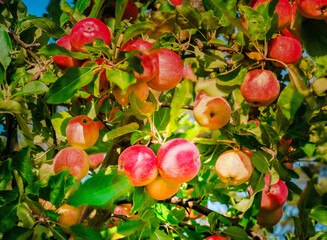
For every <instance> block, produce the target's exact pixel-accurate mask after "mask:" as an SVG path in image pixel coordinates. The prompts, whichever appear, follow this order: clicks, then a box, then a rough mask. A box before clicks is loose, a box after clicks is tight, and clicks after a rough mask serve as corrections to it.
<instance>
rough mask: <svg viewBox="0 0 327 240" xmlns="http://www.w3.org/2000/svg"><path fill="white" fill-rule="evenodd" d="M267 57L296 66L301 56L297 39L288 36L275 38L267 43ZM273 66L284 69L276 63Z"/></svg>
mask: <svg viewBox="0 0 327 240" xmlns="http://www.w3.org/2000/svg"><path fill="white" fill-rule="evenodd" d="M268 56H269V57H270V58H274V59H277V60H279V61H282V62H284V63H285V64H296V63H298V62H299V60H300V59H301V56H302V46H301V43H300V41H299V40H298V39H296V38H294V37H288V36H277V37H275V38H273V39H271V40H270V41H269V44H268ZM273 64H274V65H276V66H278V67H284V66H283V65H282V64H280V63H278V62H274V61H273Z"/></svg>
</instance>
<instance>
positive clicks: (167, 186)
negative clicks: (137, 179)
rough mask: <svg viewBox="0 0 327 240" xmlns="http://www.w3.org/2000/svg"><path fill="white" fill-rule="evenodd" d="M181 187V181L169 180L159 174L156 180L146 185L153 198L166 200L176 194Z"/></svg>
mask: <svg viewBox="0 0 327 240" xmlns="http://www.w3.org/2000/svg"><path fill="white" fill-rule="evenodd" d="M180 187H181V184H180V183H172V182H169V181H167V180H165V179H164V178H163V177H162V176H160V175H158V176H157V178H156V179H154V181H152V182H151V183H149V184H148V185H146V186H145V190H146V191H147V193H148V194H149V195H150V196H151V197H152V198H154V199H156V200H164V199H167V198H170V197H172V196H174V195H175V194H176V193H177V192H178V190H179V188H180Z"/></svg>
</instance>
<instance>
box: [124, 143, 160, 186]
mask: <svg viewBox="0 0 327 240" xmlns="http://www.w3.org/2000/svg"><path fill="white" fill-rule="evenodd" d="M118 172H120V173H122V174H124V175H126V176H127V177H128V178H129V179H130V181H131V183H132V185H133V186H145V185H147V184H149V183H150V182H152V181H153V180H154V179H155V178H156V177H157V175H158V169H157V158H156V155H155V154H154V152H153V151H152V150H151V149H150V148H149V147H147V146H143V145H134V146H131V147H128V148H127V149H125V150H124V151H123V152H122V154H120V156H119V158H118Z"/></svg>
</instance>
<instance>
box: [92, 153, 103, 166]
mask: <svg viewBox="0 0 327 240" xmlns="http://www.w3.org/2000/svg"><path fill="white" fill-rule="evenodd" d="M104 157H105V154H104V153H98V154H92V155H89V161H90V169H96V168H97V167H98V166H99V165H100V164H101V163H102V162H103V160H104Z"/></svg>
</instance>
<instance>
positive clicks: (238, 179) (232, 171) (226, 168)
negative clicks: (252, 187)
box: [215, 150, 254, 186]
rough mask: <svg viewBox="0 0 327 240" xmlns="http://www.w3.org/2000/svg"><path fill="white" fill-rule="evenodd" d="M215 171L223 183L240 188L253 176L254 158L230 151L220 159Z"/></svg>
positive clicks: (236, 151)
mask: <svg viewBox="0 0 327 240" xmlns="http://www.w3.org/2000/svg"><path fill="white" fill-rule="evenodd" d="M215 170H216V173H217V175H218V177H219V179H220V180H221V181H222V182H223V183H226V184H228V185H233V186H238V185H240V184H242V183H245V182H247V181H248V180H250V178H251V176H252V173H253V171H254V166H253V164H252V157H251V155H250V154H245V153H244V152H242V151H239V150H228V151H226V152H224V153H222V154H221V155H220V156H219V157H218V159H217V161H216V165H215Z"/></svg>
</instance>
